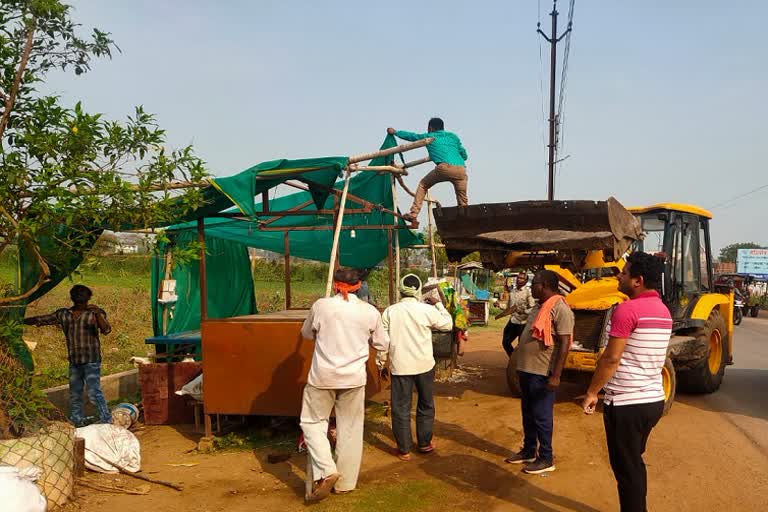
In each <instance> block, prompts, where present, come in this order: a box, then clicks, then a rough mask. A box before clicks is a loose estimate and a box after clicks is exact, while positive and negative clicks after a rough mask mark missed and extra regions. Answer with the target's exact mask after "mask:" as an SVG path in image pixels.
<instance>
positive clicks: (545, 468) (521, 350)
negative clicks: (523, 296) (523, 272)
mask: <svg viewBox="0 0 768 512" xmlns="http://www.w3.org/2000/svg"><path fill="white" fill-rule="evenodd" d="M531 293H532V294H533V297H534V298H535V299H536V300H537V301H538V302H539V305H538V306H536V307H534V308H533V309H532V310H531V313H530V314H529V315H528V321H527V323H526V324H525V329H523V333H522V334H521V335H520V343H519V344H518V346H517V351H516V353H517V375H518V378H519V380H520V392H521V400H520V406H521V408H522V413H523V431H524V439H523V447H522V448H521V449H520V451H518V452H517V453H515V454H512V455H511V456H509V457H507V458H506V459H504V461H505V462H507V463H508V464H525V466H524V467H523V472H524V473H529V474H534V475H536V474H540V473H546V472H549V471H554V470H555V463H554V455H553V453H552V431H553V427H554V418H553V417H554V409H555V391H556V390H557V388H558V387H559V386H560V376H561V374H562V372H563V367H564V366H565V360H566V359H567V357H568V350H569V349H570V346H571V340H572V338H573V324H574V318H573V312H572V311H571V308H569V307H568V304H566V302H565V299H564V297H563V296H562V295H560V293H559V291H558V278H557V274H556V273H554V272H553V271H551V270H541V271H539V272H537V273H536V275H535V276H534V277H533V282H532V284H531Z"/></svg>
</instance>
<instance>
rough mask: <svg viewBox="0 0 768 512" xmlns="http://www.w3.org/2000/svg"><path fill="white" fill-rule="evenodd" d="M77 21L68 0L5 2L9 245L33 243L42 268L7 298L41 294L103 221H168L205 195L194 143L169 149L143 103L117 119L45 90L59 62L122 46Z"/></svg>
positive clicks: (0, 40) (4, 193) (0, 124)
mask: <svg viewBox="0 0 768 512" xmlns="http://www.w3.org/2000/svg"><path fill="white" fill-rule="evenodd" d="M78 31H79V25H77V24H75V23H74V22H73V21H72V20H71V19H70V7H69V6H68V5H65V4H63V3H62V2H61V1H60V0H3V2H2V3H1V4H0V102H1V103H2V106H0V108H2V111H1V112H0V251H2V249H3V248H4V247H6V246H8V245H17V246H19V247H20V248H24V249H25V252H26V253H28V254H29V255H31V257H32V258H33V259H34V260H35V264H36V267H37V268H38V269H39V276H38V278H37V281H36V282H35V283H34V284H31V285H28V286H22V287H21V288H20V289H17V290H16V291H15V292H13V293H10V294H8V296H5V297H0V305H1V304H7V303H15V302H18V301H22V302H23V301H24V300H26V299H27V298H29V297H31V296H33V294H34V293H35V292H36V291H38V290H39V289H40V288H41V287H43V286H44V285H45V284H46V283H47V282H49V281H50V279H51V264H52V263H55V262H56V261H65V260H67V259H68V258H69V259H71V257H72V256H73V255H78V254H82V253H83V252H84V251H86V250H87V249H89V248H90V246H91V245H92V244H93V243H94V241H95V239H96V238H97V237H98V235H99V234H100V233H101V231H102V230H103V229H113V230H117V229H119V228H120V227H125V226H130V227H137V228H138V227H146V226H152V225H158V224H163V223H166V222H170V221H172V220H173V218H174V216H179V215H181V214H183V213H184V212H187V211H189V210H191V209H194V208H197V207H198V206H199V205H200V204H202V193H201V192H200V190H199V189H197V188H189V187H190V186H193V185H197V184H201V183H202V181H203V178H204V177H205V176H206V171H205V167H204V165H203V162H202V161H201V160H200V159H199V158H198V157H196V156H195V155H194V154H193V151H192V148H191V147H190V146H187V147H185V148H182V149H178V150H171V151H168V150H166V149H165V147H164V143H165V132H164V131H163V130H162V129H161V128H160V127H159V126H158V125H157V123H156V121H155V118H154V116H152V115H151V114H148V113H146V112H144V110H143V109H142V107H136V109H135V112H134V113H133V115H131V116H128V117H127V119H126V120H125V121H122V122H118V121H110V120H107V119H105V118H104V117H103V116H102V115H101V114H98V113H96V114H90V113H88V112H86V111H85V109H84V108H83V106H82V104H81V103H77V104H76V105H74V106H66V105H63V104H62V102H61V100H60V98H58V97H56V96H46V95H43V94H41V93H40V91H39V90H38V86H39V85H40V84H42V83H43V82H44V81H45V80H46V77H47V75H48V73H49V72H50V71H52V70H54V69H60V70H65V71H66V70H71V71H74V73H75V74H77V75H81V74H83V73H85V72H87V71H88V70H89V69H90V68H91V64H92V61H93V59H95V58H98V57H108V58H111V57H112V54H113V52H115V51H119V48H118V47H117V46H116V45H115V43H114V41H113V40H112V39H111V37H110V34H109V33H107V32H103V31H101V30H98V29H94V30H93V32H92V34H91V35H90V37H87V38H84V37H81V36H80V35H79V34H78ZM177 189H179V190H180V189H184V191H183V192H178V191H177ZM42 240H47V241H48V243H47V249H46V250H45V251H44V250H43V248H42V245H41V243H42V242H41V241H42ZM51 248H53V249H51Z"/></svg>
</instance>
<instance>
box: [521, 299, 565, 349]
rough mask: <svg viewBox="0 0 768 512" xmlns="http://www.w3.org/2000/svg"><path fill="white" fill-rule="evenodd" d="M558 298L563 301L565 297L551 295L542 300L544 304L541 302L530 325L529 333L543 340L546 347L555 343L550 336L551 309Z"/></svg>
mask: <svg viewBox="0 0 768 512" xmlns="http://www.w3.org/2000/svg"><path fill="white" fill-rule="evenodd" d="M560 300H562V301H563V302H565V297H563V296H562V295H553V296H552V297H550V298H548V299H547V300H546V301H544V304H542V305H541V308H540V309H539V313H538V314H537V315H536V320H534V321H533V325H532V326H531V334H532V335H533V337H534V338H536V339H537V340H541V341H543V342H544V345H545V346H547V347H551V346H552V345H554V343H555V340H554V338H553V337H552V334H553V333H552V309H553V308H554V307H555V305H556V304H557V302H558V301H560ZM571 340H573V336H571ZM569 344H570V343H569ZM568 348H570V347H568Z"/></svg>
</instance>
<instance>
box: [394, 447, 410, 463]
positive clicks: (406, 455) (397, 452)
mask: <svg viewBox="0 0 768 512" xmlns="http://www.w3.org/2000/svg"><path fill="white" fill-rule="evenodd" d="M392 455H394V456H395V457H397V458H398V459H400V460H404V461H409V460H411V454H410V453H406V452H401V451H400V450H398V449H397V448H395V449H394V450H392Z"/></svg>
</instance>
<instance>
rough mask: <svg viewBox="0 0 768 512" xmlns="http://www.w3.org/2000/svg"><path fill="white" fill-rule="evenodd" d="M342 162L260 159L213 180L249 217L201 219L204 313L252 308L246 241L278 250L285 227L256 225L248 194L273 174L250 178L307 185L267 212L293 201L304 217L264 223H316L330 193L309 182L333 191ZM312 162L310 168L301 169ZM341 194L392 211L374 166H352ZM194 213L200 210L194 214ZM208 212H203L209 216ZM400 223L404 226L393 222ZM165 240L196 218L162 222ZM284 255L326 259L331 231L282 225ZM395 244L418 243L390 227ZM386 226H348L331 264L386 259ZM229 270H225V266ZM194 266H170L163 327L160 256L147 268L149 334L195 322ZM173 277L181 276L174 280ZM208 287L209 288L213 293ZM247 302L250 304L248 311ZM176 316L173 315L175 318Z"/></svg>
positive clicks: (373, 220) (350, 221)
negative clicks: (172, 289) (169, 302)
mask: <svg viewBox="0 0 768 512" xmlns="http://www.w3.org/2000/svg"><path fill="white" fill-rule="evenodd" d="M396 145H397V142H396V140H395V138H394V137H392V136H388V137H387V138H386V139H385V141H384V143H383V144H382V146H381V149H387V148H391V147H395V146H396ZM393 161H394V156H388V157H383V158H378V159H375V160H373V161H371V165H387V164H391V163H392V162H393ZM323 165H325V166H330V168H329V169H322V170H317V167H320V166H323ZM345 165H346V159H340V158H335V157H334V158H319V159H311V160H290V161H289V160H277V161H273V162H265V163H263V164H259V165H257V166H254V167H252V168H251V169H248V170H247V171H244V172H243V173H240V174H238V175H237V176H233V177H230V178H216V179H215V180H213V181H214V187H215V188H216V189H217V190H219V191H220V192H221V193H222V194H224V195H226V197H229V198H231V200H230V203H231V204H234V205H236V208H228V209H227V210H226V211H228V212H237V211H239V212H241V213H243V214H245V215H246V216H247V217H248V219H249V220H243V219H231V218H221V217H219V218H210V217H209V218H205V220H204V223H205V237H206V244H212V243H213V244H214V245H215V247H216V250H217V251H218V253H216V254H215V255H214V253H213V252H212V251H214V247H213V246H209V247H208V253H207V254H208V256H207V257H206V267H207V277H208V315H209V317H210V318H223V317H228V316H235V315H244V314H251V313H255V311H256V309H255V308H256V306H255V302H253V303H251V302H249V301H250V299H249V298H248V296H246V295H244V290H245V289H248V290H250V291H251V292H252V291H253V283H252V281H251V279H250V277H251V276H250V270H248V268H249V267H248V264H249V259H248V256H247V252H246V247H255V248H258V249H264V250H268V251H272V252H276V253H281V254H283V253H284V252H285V245H284V244H285V242H284V240H285V233H286V232H285V231H261V230H259V223H260V222H263V221H265V220H266V219H267V218H271V217H270V216H268V215H267V216H264V215H263V208H262V205H261V203H260V202H256V201H255V199H256V197H255V195H256V196H257V195H258V194H260V192H261V191H263V190H265V189H264V188H263V186H264V185H263V183H270V182H272V181H273V180H271V179H270V180H260V179H258V178H257V176H262V177H263V176H265V175H267V176H276V178H275V179H276V180H279V181H275V182H272V185H271V186H275V185H277V184H279V183H280V182H282V181H285V180H286V179H300V180H301V181H303V182H305V183H308V184H309V185H310V190H309V191H307V192H297V193H294V194H290V195H286V196H282V197H278V198H274V199H270V201H269V211H273V212H275V211H286V210H289V209H291V208H294V207H297V206H299V205H303V204H304V205H305V206H304V207H303V208H301V211H302V212H306V215H291V216H286V217H283V218H281V219H279V220H276V221H274V222H270V224H269V226H270V227H291V228H302V227H321V226H328V227H330V226H333V222H334V221H333V216H332V215H318V214H316V213H313V212H316V211H317V210H318V209H321V210H323V209H325V210H333V209H334V207H335V204H334V197H333V195H329V193H328V190H327V188H326V186H325V184H324V183H317V182H313V180H314V179H316V178H318V176H319V177H321V178H322V179H328V178H329V177H333V180H331V183H330V184H329V186H332V187H333V188H335V189H337V190H341V189H342V188H343V186H344V182H343V180H341V181H338V182H337V183H335V184H333V181H334V180H335V178H336V176H337V175H338V172H339V171H340V170H341V169H342V168H343V167H344V166H345ZM308 168H312V169H315V170H307V169H308ZM349 195H350V196H356V197H359V198H361V199H364V200H366V201H368V202H370V203H373V204H376V205H380V206H382V207H384V208H386V209H388V210H390V211H391V210H393V209H394V202H393V198H392V184H391V177H390V175H389V174H378V173H374V172H360V173H358V174H356V175H355V176H354V177H353V178H351V179H350V185H349ZM346 208H348V209H360V208H362V205H361V204H359V203H358V202H355V201H354V200H351V199H349V198H348V200H347V203H346ZM196 213H198V214H200V213H201V212H200V211H198V212H196ZM211 213H213V212H212V211H211V210H208V211H206V212H205V214H204V215H199V216H205V215H211ZM393 222H394V217H393V216H392V215H391V214H386V213H383V212H381V211H379V210H375V209H374V210H373V211H371V212H367V213H350V214H345V215H344V222H343V224H344V225H345V226H360V225H363V226H378V225H392V224H393ZM399 224H400V226H404V223H403V221H402V220H399ZM166 233H167V235H168V237H169V238H170V239H171V240H172V242H173V243H177V244H180V245H184V244H186V243H188V242H189V241H192V240H195V239H196V237H197V222H187V223H182V224H178V225H175V226H170V227H169V228H167V231H166ZM288 233H289V234H288V237H289V245H290V254H291V256H295V257H299V258H304V259H308V260H314V261H320V262H325V263H328V262H329V260H330V257H331V245H332V242H333V230H332V229H326V230H320V231H309V230H300V229H296V230H290V231H288ZM397 235H398V237H399V241H400V246H401V247H403V248H405V247H409V246H412V245H415V244H419V243H422V242H423V240H422V238H421V236H420V235H419V234H417V233H415V232H413V231H410V230H407V229H399V230H397ZM388 248H389V245H388V237H387V231H386V230H384V229H355V230H343V231H342V232H341V236H340V240H339V262H340V264H341V265H343V266H348V267H357V268H370V267H374V266H376V265H378V264H379V263H380V262H381V261H382V260H384V259H385V258H386V257H387V253H388ZM230 268H231V269H232V270H231V273H233V274H235V275H229V274H228V272H230V270H229V269H230ZM197 269H198V266H197V263H194V264H192V265H190V266H186V267H181V268H177V269H175V270H174V273H173V278H174V279H176V293H177V295H178V297H179V299H178V302H177V303H176V305H175V308H174V315H173V320H172V321H171V322H170V323H169V325H168V329H167V330H166V331H165V332H163V330H162V329H161V328H162V318H161V315H162V306H160V305H159V304H158V301H157V296H158V294H157V290H158V287H159V285H160V280H161V279H162V277H163V259H162V257H156V258H155V261H154V264H153V266H152V288H153V290H152V301H153V326H154V331H155V334H156V335H159V334H173V333H177V332H182V331H184V330H190V329H197V328H198V327H199V325H200V301H199V296H200V290H199V281H198V270H197ZM179 277H181V279H179ZM214 290H215V291H214ZM249 307H251V308H252V310H249ZM177 318H179V320H177Z"/></svg>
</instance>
